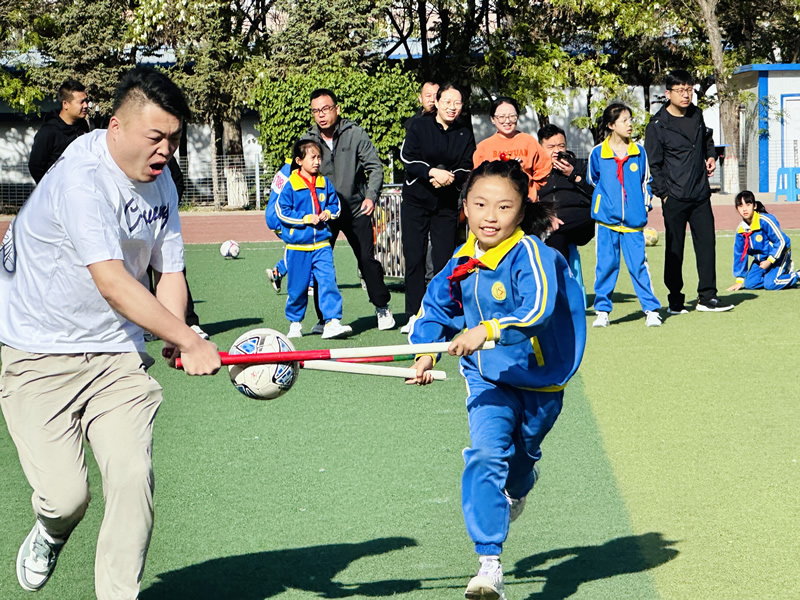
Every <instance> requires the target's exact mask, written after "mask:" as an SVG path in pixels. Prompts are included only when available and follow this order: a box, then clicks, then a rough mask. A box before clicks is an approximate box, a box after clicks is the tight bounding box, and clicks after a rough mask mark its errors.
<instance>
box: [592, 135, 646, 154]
mask: <svg viewBox="0 0 800 600" xmlns="http://www.w3.org/2000/svg"><path fill="white" fill-rule="evenodd" d="M638 155H639V146H637V145H636V144H634V143H633V142H631V143H630V144H628V156H638ZM600 158H614V151H613V150H612V149H611V144H609V143H608V138H606V139H604V140H603V143H602V145H601V146H600Z"/></svg>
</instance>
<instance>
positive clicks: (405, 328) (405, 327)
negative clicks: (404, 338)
mask: <svg viewBox="0 0 800 600" xmlns="http://www.w3.org/2000/svg"><path fill="white" fill-rule="evenodd" d="M416 320H417V315H411V317H410V318H409V319H408V323H406V324H405V325H403V326H402V327H401V328H400V333H405V334H407V333H408V332H409V331H411V326H412V325H413V324H414V321H416Z"/></svg>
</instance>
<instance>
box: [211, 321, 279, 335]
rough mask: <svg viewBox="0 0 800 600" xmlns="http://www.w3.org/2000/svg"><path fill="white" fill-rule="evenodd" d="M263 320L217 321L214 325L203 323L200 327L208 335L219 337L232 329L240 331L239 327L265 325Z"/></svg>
mask: <svg viewBox="0 0 800 600" xmlns="http://www.w3.org/2000/svg"><path fill="white" fill-rule="evenodd" d="M263 323H264V321H263V319H255V318H247V319H231V320H230V321H216V322H214V323H205V322H204V323H201V324H200V327H202V328H203V331H205V332H206V333H207V334H208V335H217V334H220V333H225V332H226V331H230V330H231V329H238V328H239V327H247V326H249V325H263Z"/></svg>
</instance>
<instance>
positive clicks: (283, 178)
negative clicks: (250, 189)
mask: <svg viewBox="0 0 800 600" xmlns="http://www.w3.org/2000/svg"><path fill="white" fill-rule="evenodd" d="M291 174H292V161H291V159H288V158H287V159H286V161H285V162H284V163H283V165H282V166H281V168H280V169H278V172H277V173H275V177H273V178H272V185H271V186H270V188H269V200H267V208H265V209H264V218H265V219H266V220H267V227H269V228H270V229H272V230H273V231H275V232H276V233H278V235H280V231H281V227H282V225H281V220H280V219H279V218H278V211H277V210H276V208H275V207H276V206H277V205H278V196H280V195H281V190H283V186H285V185H286V182H287V181H289V176H290V175H291Z"/></svg>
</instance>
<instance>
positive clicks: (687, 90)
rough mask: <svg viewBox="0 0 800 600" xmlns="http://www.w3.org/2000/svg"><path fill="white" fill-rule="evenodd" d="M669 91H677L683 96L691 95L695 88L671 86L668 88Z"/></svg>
mask: <svg viewBox="0 0 800 600" xmlns="http://www.w3.org/2000/svg"><path fill="white" fill-rule="evenodd" d="M667 91H668V92H675V93H676V94H680V95H681V96H691V95H692V92H694V88H691V87H682V88H677V87H674V88H670V89H668V90H667Z"/></svg>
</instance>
